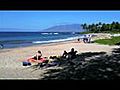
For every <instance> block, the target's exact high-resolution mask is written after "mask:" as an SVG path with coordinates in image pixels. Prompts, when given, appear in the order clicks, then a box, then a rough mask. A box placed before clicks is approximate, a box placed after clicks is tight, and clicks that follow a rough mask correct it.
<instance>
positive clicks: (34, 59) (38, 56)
mask: <svg viewBox="0 0 120 90" xmlns="http://www.w3.org/2000/svg"><path fill="white" fill-rule="evenodd" d="M27 61H28V62H39V63H40V62H44V61H45V58H42V53H41V51H37V53H36V55H34V56H32V57H31V58H28V60H27Z"/></svg>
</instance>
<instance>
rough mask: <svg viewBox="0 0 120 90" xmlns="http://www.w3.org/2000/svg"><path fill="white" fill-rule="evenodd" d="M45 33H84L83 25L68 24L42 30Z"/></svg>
mask: <svg viewBox="0 0 120 90" xmlns="http://www.w3.org/2000/svg"><path fill="white" fill-rule="evenodd" d="M42 31H44V32H83V31H84V29H83V28H82V26H81V24H66V25H57V26H53V27H50V28H47V29H44V30H42Z"/></svg>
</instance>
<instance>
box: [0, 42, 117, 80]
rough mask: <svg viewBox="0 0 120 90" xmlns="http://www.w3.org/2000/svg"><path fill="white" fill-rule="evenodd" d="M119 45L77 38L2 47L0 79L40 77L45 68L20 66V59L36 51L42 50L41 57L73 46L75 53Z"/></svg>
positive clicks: (58, 53) (102, 49) (110, 48)
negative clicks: (18, 46) (102, 43)
mask: <svg viewBox="0 0 120 90" xmlns="http://www.w3.org/2000/svg"><path fill="white" fill-rule="evenodd" d="M118 47H119V46H109V45H99V44H95V43H82V42H81V43H79V42H77V40H71V41H65V42H57V43H49V44H44V45H33V46H28V47H20V48H14V49H5V50H4V49H3V52H2V51H0V72H1V73H0V79H9V78H11V79H17V78H18V79H20V78H21V79H28V78H31V79H35V78H36V79H40V78H42V77H43V76H42V75H44V72H45V70H35V71H34V69H32V68H27V67H24V66H22V61H24V60H26V59H27V58H29V57H31V56H33V55H34V54H36V51H38V50H40V51H42V56H43V57H49V56H54V55H55V56H61V55H62V54H63V52H64V50H66V51H67V52H69V51H70V50H71V48H74V49H75V50H76V51H78V52H77V53H78V54H80V53H85V52H107V53H109V54H110V53H111V51H112V50H113V48H118Z"/></svg>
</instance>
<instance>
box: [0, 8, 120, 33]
mask: <svg viewBox="0 0 120 90" xmlns="http://www.w3.org/2000/svg"><path fill="white" fill-rule="evenodd" d="M112 21H118V22H120V11H70V10H69V11H0V31H40V30H42V29H46V28H49V27H51V26H55V25H61V24H82V23H87V24H92V23H98V22H102V23H111V22H112ZM3 28H4V29H3ZM5 28H6V29H5Z"/></svg>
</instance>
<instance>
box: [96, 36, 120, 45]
mask: <svg viewBox="0 0 120 90" xmlns="http://www.w3.org/2000/svg"><path fill="white" fill-rule="evenodd" d="M95 42H96V43H99V44H106V45H115V44H117V43H119V42H120V37H112V38H111V39H99V40H95Z"/></svg>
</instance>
